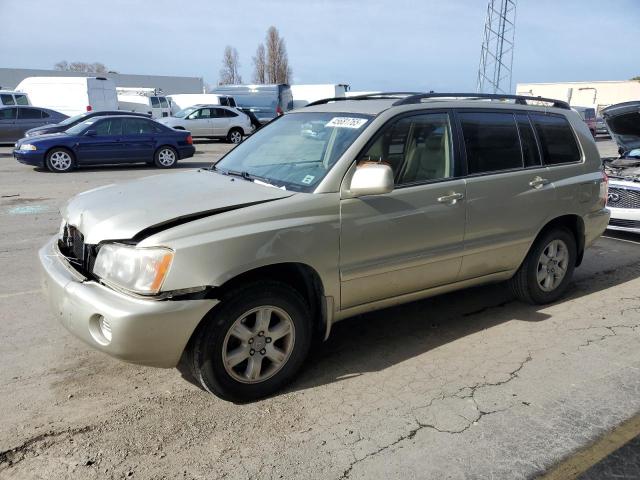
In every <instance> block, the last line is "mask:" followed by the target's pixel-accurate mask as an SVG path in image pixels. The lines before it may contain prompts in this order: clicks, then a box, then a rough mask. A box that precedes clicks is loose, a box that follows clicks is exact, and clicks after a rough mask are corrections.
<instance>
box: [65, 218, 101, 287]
mask: <svg viewBox="0 0 640 480" xmlns="http://www.w3.org/2000/svg"><path fill="white" fill-rule="evenodd" d="M58 246H59V248H60V252H61V253H62V254H63V255H64V256H65V257H66V258H67V260H68V261H69V263H71V264H72V265H73V266H74V267H75V268H76V270H78V271H79V272H80V273H82V274H84V275H86V276H89V274H90V272H91V271H92V269H93V264H94V262H95V254H96V251H95V248H94V247H92V246H91V245H86V244H85V243H84V235H82V233H81V232H80V230H78V229H77V228H76V227H74V226H73V225H65V227H64V229H63V232H62V238H61V239H60V241H59V242H58Z"/></svg>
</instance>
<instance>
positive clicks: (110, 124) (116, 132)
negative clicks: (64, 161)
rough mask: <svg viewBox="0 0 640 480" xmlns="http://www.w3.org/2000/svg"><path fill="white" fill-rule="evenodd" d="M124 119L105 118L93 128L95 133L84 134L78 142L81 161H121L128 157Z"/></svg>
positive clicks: (78, 153)
mask: <svg viewBox="0 0 640 480" xmlns="http://www.w3.org/2000/svg"><path fill="white" fill-rule="evenodd" d="M122 123H123V119H122V118H118V117H113V118H104V119H102V120H98V121H97V122H95V123H94V124H93V125H92V126H91V129H92V130H95V132H96V134H95V135H84V136H83V137H82V139H81V140H80V141H79V142H78V147H77V155H78V160H79V161H80V162H81V163H107V162H109V163H110V162H121V161H123V160H124V159H125V158H126V155H125V142H123V141H122V140H123V135H122Z"/></svg>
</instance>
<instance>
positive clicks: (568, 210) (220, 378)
mask: <svg viewBox="0 0 640 480" xmlns="http://www.w3.org/2000/svg"><path fill="white" fill-rule="evenodd" d="M468 96H469V97H470V98H469V99H468V100H464V99H452V98H448V99H447V98H441V97H440V96H439V95H437V94H422V95H412V96H400V95H397V94H393V95H392V94H388V95H386V96H385V95H382V96H380V95H378V96H371V97H369V98H367V99H364V98H363V99H359V100H350V101H349V100H346V101H340V102H337V101H336V102H331V103H324V102H320V103H319V104H315V105H313V104H312V105H310V106H308V107H306V108H303V109H300V110H297V111H295V112H291V113H289V114H287V115H284V116H283V117H282V118H280V119H278V120H277V121H275V122H272V123H270V124H269V125H266V126H265V127H263V128H262V129H260V130H258V131H257V132H256V133H255V134H254V135H252V136H251V137H249V138H248V139H247V140H245V141H244V142H243V143H241V144H240V145H238V146H237V147H236V148H234V149H233V150H232V151H230V152H229V153H228V154H227V155H226V156H225V157H223V158H222V159H221V160H220V161H219V162H218V163H217V164H216V165H215V167H212V168H211V169H201V170H197V171H196V170H194V171H189V172H184V173H180V174H173V175H160V176H154V177H149V178H145V179H140V180H135V181H130V182H127V183H124V184H120V185H117V184H116V185H110V186H106V187H102V188H100V189H97V190H93V191H90V192H86V193H83V194H80V195H78V196H76V197H75V198H73V199H71V200H70V201H69V203H68V204H67V205H66V207H64V209H63V211H62V227H61V229H60V233H59V234H58V235H56V236H54V237H53V238H52V239H51V240H50V241H49V242H48V243H47V245H46V246H44V247H43V248H42V250H41V251H40V262H41V263H42V266H43V268H44V272H45V289H46V291H47V292H48V295H49V298H50V301H51V304H52V309H53V311H54V312H55V316H56V318H58V319H59V320H60V321H61V322H62V324H63V325H64V326H65V327H66V328H67V329H68V330H69V331H70V332H72V333H73V334H74V335H76V336H78V337H79V338H80V339H82V340H83V341H85V342H86V343H88V344H89V345H91V346H93V347H94V348H96V349H98V350H101V351H103V352H105V353H107V354H109V355H112V356H114V357H117V358H120V359H122V360H126V361H129V362H135V363H141V364H145V365H155V366H160V367H173V366H176V365H177V364H178V362H180V361H181V362H182V364H181V365H182V366H183V367H184V368H188V369H190V370H191V373H192V374H193V378H195V379H196V380H197V381H198V382H200V384H201V385H202V386H203V387H204V388H205V389H207V390H208V391H209V392H213V393H215V394H217V395H219V396H221V397H223V398H226V399H230V400H234V401H247V400H251V399H255V398H259V397H263V396H265V395H269V394H271V393H273V392H275V391H277V390H278V389H279V388H281V387H282V386H284V385H285V384H286V383H287V382H289V381H290V380H291V378H292V377H293V376H294V375H295V374H296V372H297V371H298V370H299V369H300V368H301V366H302V364H303V362H304V360H305V357H306V356H307V353H308V351H309V347H310V345H311V341H312V338H313V337H320V338H327V336H328V335H329V333H330V331H331V327H332V325H333V324H334V323H335V322H337V321H339V320H342V319H344V318H347V317H350V316H353V315H357V314H360V313H363V312H368V311H371V310H376V309H380V308H384V307H388V306H391V305H395V304H400V303H404V302H409V301H413V300H418V299H421V298H425V297H429V296H432V295H437V294H440V293H444V292H450V291H453V290H458V289H462V288H466V287H470V286H474V285H481V284H487V283H492V282H501V281H507V282H509V285H510V286H511V288H512V290H513V292H514V294H515V295H516V297H517V298H519V299H521V300H523V301H526V302H530V303H533V304H544V303H548V302H553V301H556V300H558V299H559V298H560V297H561V296H562V295H563V294H564V293H565V292H566V290H567V288H568V287H569V283H570V281H571V277H572V275H573V271H574V268H575V267H577V266H579V265H580V263H581V260H582V257H583V253H584V249H585V248H587V247H588V246H590V245H591V244H592V243H593V242H594V241H595V240H596V239H597V238H598V237H599V236H600V234H601V233H602V232H603V231H604V230H605V228H606V226H607V222H608V221H609V213H608V211H607V209H606V208H605V202H606V197H607V190H606V176H605V175H604V174H603V172H602V166H601V163H600V156H599V155H598V150H597V148H596V145H595V143H594V140H593V138H592V136H591V134H590V133H589V130H588V128H587V127H586V125H585V124H584V122H583V121H582V120H581V119H580V117H579V116H578V115H577V114H576V113H574V112H572V111H571V110H570V108H569V106H568V104H566V103H565V102H560V101H554V100H549V101H548V104H549V105H526V104H525V103H526V102H527V101H528V100H527V97H517V96H497V95H496V96H491V95H484V96H483V95H482V94H475V93H474V94H468ZM456 97H460V94H456ZM483 97H484V98H486V99H500V100H509V99H514V100H515V102H516V103H507V102H505V101H497V102H492V101H484V100H477V99H478V98H483ZM474 99H476V100H474ZM432 100H437V101H432ZM534 100H535V101H536V102H541V101H542V100H541V99H540V98H535V99H534ZM389 328H393V325H392V324H390V326H389Z"/></svg>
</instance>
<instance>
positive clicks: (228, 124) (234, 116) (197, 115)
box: [158, 105, 253, 143]
mask: <svg viewBox="0 0 640 480" xmlns="http://www.w3.org/2000/svg"><path fill="white" fill-rule="evenodd" d="M158 121H159V122H160V123H162V124H163V125H167V126H168V127H171V128H175V129H178V130H188V131H190V132H191V135H193V136H194V138H195V137H206V138H219V139H225V140H226V141H228V142H230V143H240V142H241V141H242V137H244V136H245V135H249V134H250V133H251V132H252V131H253V127H252V126H251V121H250V120H249V117H247V115H245V114H244V113H242V112H240V111H238V110H237V109H235V108H231V107H223V106H221V105H194V106H193V107H189V108H185V109H184V110H180V111H179V112H178V113H176V114H175V115H174V116H173V117H167V118H161V119H160V120H158Z"/></svg>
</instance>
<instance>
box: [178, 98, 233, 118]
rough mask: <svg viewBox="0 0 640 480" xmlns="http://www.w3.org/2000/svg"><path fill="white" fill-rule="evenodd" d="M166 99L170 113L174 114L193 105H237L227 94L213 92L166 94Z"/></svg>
mask: <svg viewBox="0 0 640 480" xmlns="http://www.w3.org/2000/svg"><path fill="white" fill-rule="evenodd" d="M167 100H169V103H170V104H171V114H176V113H178V112H179V111H180V110H184V109H185V108H189V107H193V106H194V105H224V106H225V107H236V106H237V105H236V101H235V100H234V99H233V97H230V96H228V95H215V94H213V93H178V94H172V95H167Z"/></svg>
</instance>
